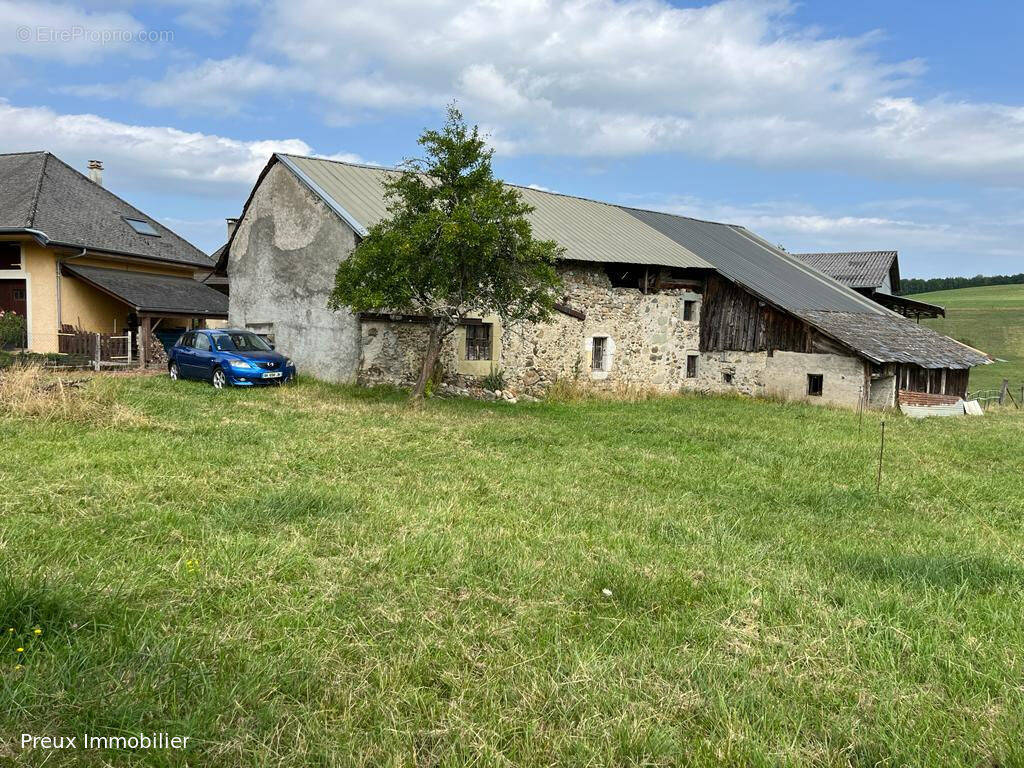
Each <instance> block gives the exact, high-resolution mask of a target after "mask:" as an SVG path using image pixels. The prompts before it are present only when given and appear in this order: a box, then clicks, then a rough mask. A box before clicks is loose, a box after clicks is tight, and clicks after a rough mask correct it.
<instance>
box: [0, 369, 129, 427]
mask: <svg viewBox="0 0 1024 768" xmlns="http://www.w3.org/2000/svg"><path fill="white" fill-rule="evenodd" d="M108 384H109V382H107V381H104V380H103V377H99V376H89V377H83V378H69V377H67V376H66V375H62V374H59V373H55V372H51V371H47V370H46V369H45V368H43V367H42V366H40V365H35V364H29V365H13V366H10V367H9V368H4V369H2V370H0V416H20V417H29V418H36V419H44V420H65V421H78V422H89V423H112V424H130V425H132V424H141V423H143V422H145V417H144V416H142V414H140V413H139V412H138V411H137V410H135V409H134V408H132V407H131V406H130V405H127V404H125V403H123V402H121V401H119V400H118V398H117V396H116V393H115V392H114V391H113V389H112V388H111V387H110V386H107V385H108Z"/></svg>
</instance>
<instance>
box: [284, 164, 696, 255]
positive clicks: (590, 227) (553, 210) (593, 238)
mask: <svg viewBox="0 0 1024 768" xmlns="http://www.w3.org/2000/svg"><path fill="white" fill-rule="evenodd" d="M277 158H278V159H279V160H281V162H283V163H284V164H285V165H286V166H287V167H288V168H289V169H291V170H292V171H293V172H294V173H295V174H296V175H297V176H298V177H299V179H300V180H301V181H302V182H303V183H304V184H306V186H308V187H309V188H310V189H311V190H313V191H314V192H315V193H316V194H317V195H318V196H320V197H321V198H322V199H323V200H324V202H326V203H327V204H328V205H329V206H330V207H331V208H332V209H334V211H335V212H336V213H338V215H339V216H341V217H342V218H343V219H344V220H345V221H347V222H348V223H349V224H350V225H351V226H352V227H353V229H355V230H356V231H357V232H359V233H360V234H365V233H366V230H367V229H368V228H369V227H371V226H373V225H374V224H376V223H377V222H378V221H380V220H381V219H383V218H384V217H385V215H386V214H387V205H386V202H385V199H384V186H383V184H384V180H385V179H386V178H387V177H388V175H389V174H392V173H394V172H393V171H391V170H388V169H386V168H379V167H375V166H368V165H358V164H355V163H343V162H340V161H336V160H323V159H320V158H312V157H301V156H297V155H284V154H280V153H279V154H278V155H277ZM509 186H512V185H509ZM516 189H517V190H518V191H519V193H520V194H521V195H522V198H523V200H524V201H525V202H527V203H529V204H530V205H532V206H533V207H534V211H533V213H531V214H530V216H529V219H530V223H531V225H532V226H533V233H534V235H535V236H536V237H538V238H541V239H545V240H548V239H550V240H554V241H556V242H557V243H558V244H559V245H560V246H562V247H563V248H564V249H565V254H564V258H566V259H569V260H572V261H599V262H611V263H626V264H657V265H660V266H665V267H680V268H687V267H695V268H699V269H711V268H712V265H711V264H709V263H708V262H707V261H705V260H704V259H702V258H701V257H700V256H698V255H697V254H695V253H693V252H692V251H691V250H689V249H688V248H687V247H686V246H685V245H680V244H679V243H677V242H675V241H673V240H672V239H671V238H669V237H666V236H664V235H663V234H661V233H660V232H658V231H657V230H654V229H651V228H650V227H647V226H645V225H644V224H643V222H640V221H638V220H637V219H636V218H634V217H633V216H630V215H629V214H628V213H627V212H626V211H624V210H622V209H621V208H619V207H618V206H615V205H611V204H609V203H601V202H597V201H595V200H586V199H584V198H579V197H571V196H569V195H560V194H556V193H553V192H543V191H540V190H536V189H531V188H529V187H516Z"/></svg>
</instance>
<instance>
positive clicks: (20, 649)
mask: <svg viewBox="0 0 1024 768" xmlns="http://www.w3.org/2000/svg"><path fill="white" fill-rule="evenodd" d="M14 650H16V651H17V652H18V653H24V652H25V649H24V648H15V649H14Z"/></svg>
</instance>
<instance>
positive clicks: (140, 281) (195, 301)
mask: <svg viewBox="0 0 1024 768" xmlns="http://www.w3.org/2000/svg"><path fill="white" fill-rule="evenodd" d="M61 270H62V274H63V275H65V276H67V277H73V278H75V279H77V280H81V281H82V282H83V283H85V284H87V285H89V286H91V287H92V288H95V289H96V290H98V291H101V292H102V293H105V294H107V295H108V296H111V297H112V298H114V299H117V300H118V301H120V302H123V303H124V304H127V305H128V306H129V307H131V308H132V310H133V311H134V313H135V315H136V316H137V317H138V323H139V325H138V335H139V364H140V365H142V366H143V367H144V366H145V365H146V363H147V361H148V360H150V359H152V356H153V346H152V345H153V344H154V331H155V330H156V329H157V327H158V326H159V325H160V323H161V322H162V321H164V320H165V319H167V318H176V319H177V318H182V319H187V320H189V321H190V322H194V321H205V320H211V319H226V318H227V316H228V297H227V296H225V295H224V294H223V293H220V292H219V291H216V290H214V289H213V288H210V287H209V286H207V285H204V284H203V283H200V282H199V281H197V280H192V279H191V278H187V277H175V276H172V275H161V274H157V273H153V272H135V271H131V272H130V271H128V270H124V269H107V268H104V267H92V266H84V265H81V264H67V263H65V264H63V265H61Z"/></svg>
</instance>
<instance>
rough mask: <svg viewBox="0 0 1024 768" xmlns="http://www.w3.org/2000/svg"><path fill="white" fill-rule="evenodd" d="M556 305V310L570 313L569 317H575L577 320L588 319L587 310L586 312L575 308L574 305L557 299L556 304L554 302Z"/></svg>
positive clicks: (564, 313)
mask: <svg viewBox="0 0 1024 768" xmlns="http://www.w3.org/2000/svg"><path fill="white" fill-rule="evenodd" d="M554 307H555V311H556V312H561V313H562V314H563V315H568V316H569V317H575V318H576V319H577V320H586V319H587V313H586V312H584V311H583V310H581V309H575V308H574V307H571V306H569V305H568V304H565V303H564V302H561V301H556V302H555V304H554Z"/></svg>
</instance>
